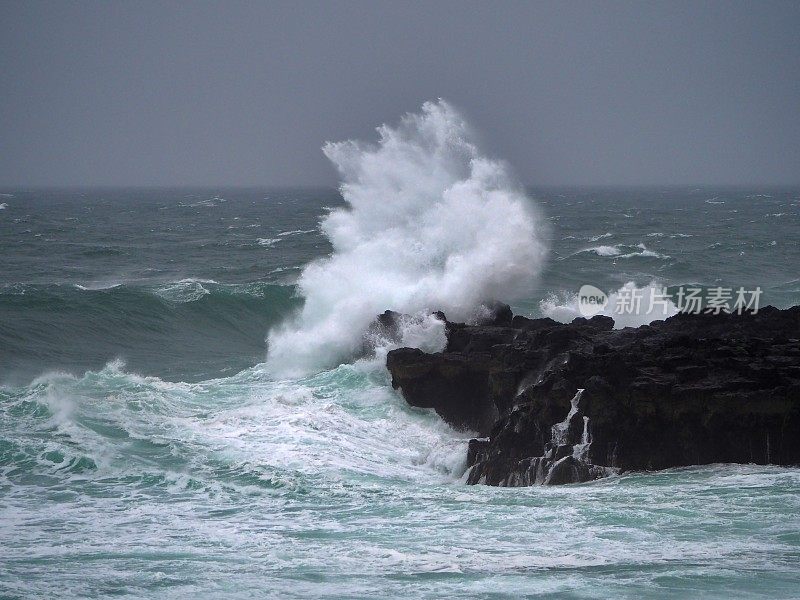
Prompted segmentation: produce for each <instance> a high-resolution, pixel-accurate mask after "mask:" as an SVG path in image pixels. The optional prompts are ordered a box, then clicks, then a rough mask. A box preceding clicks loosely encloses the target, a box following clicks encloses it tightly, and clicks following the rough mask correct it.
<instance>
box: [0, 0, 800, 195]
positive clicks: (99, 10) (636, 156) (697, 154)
mask: <svg viewBox="0 0 800 600" xmlns="http://www.w3.org/2000/svg"><path fill="white" fill-rule="evenodd" d="M437 97H442V98H445V99H447V100H449V101H450V102H451V103H453V104H454V105H456V106H458V107H460V108H461V109H462V110H463V111H464V113H465V115H466V116H467V118H468V120H469V121H470V122H471V123H472V124H473V125H474V127H475V128H476V129H477V130H478V131H480V133H481V135H482V140H483V142H484V145H485V147H486V148H487V150H488V152H489V153H490V154H492V155H493V156H496V157H500V158H504V159H506V160H507V161H508V162H509V163H511V165H512V166H513V168H514V170H515V171H516V173H517V174H518V176H519V178H520V179H521V180H523V181H524V182H526V183H529V184H546V185H552V184H568V185H569V184H578V185H585V184H650V183H653V184H665V183H666V184H669V183H674V184H683V183H708V184H746V183H773V184H784V183H798V182H800V2H770V1H753V2H733V1H722V2H713V1H712V2H702V1H691V2H682V1H676V2H644V1H642V2H619V1H614V2H577V1H573V2H480V3H473V2H448V1H441V0H439V1H435V2H434V1H430V2H406V1H395V2H342V1H336V2H319V3H318V2H252V3H251V2H167V1H164V2H149V1H136V2H115V1H109V2H83V1H74V2H61V1H58V2H37V1H22V2H16V1H10V0H3V1H2V3H1V4H0V107H1V109H0V184H3V185H5V186H14V185H42V186H44V185H148V186H152V185H242V186H247V185H297V184H300V185H316V184H325V185H328V184H333V183H335V181H336V174H335V172H334V170H333V168H332V167H331V166H330V165H329V164H328V163H327V161H326V159H325V158H324V157H323V155H322V153H321V151H320V146H321V145H322V144H323V142H325V141H326V140H340V139H345V138H367V139H374V137H375V132H374V127H375V126H377V125H379V124H380V123H382V122H395V121H397V119H398V118H399V116H400V115H401V114H402V113H404V112H408V111H414V110H416V109H418V108H419V106H420V105H421V104H422V102H423V101H425V100H428V99H435V98H437Z"/></svg>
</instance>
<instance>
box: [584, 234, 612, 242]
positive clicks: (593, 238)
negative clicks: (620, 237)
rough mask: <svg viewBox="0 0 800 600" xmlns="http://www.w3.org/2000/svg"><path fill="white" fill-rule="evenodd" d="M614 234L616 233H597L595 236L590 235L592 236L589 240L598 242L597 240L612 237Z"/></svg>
mask: <svg viewBox="0 0 800 600" xmlns="http://www.w3.org/2000/svg"><path fill="white" fill-rule="evenodd" d="M613 235H614V234H612V233H603V234H601V235H596V236H594V237H590V238H589V241H590V242H597V241H599V240H603V239H605V238H610V237H612V236H613Z"/></svg>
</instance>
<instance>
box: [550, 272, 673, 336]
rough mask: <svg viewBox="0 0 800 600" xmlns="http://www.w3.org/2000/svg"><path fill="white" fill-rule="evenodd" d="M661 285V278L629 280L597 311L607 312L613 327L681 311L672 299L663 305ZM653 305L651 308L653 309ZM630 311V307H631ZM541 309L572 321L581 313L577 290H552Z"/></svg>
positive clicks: (635, 323)
mask: <svg viewBox="0 0 800 600" xmlns="http://www.w3.org/2000/svg"><path fill="white" fill-rule="evenodd" d="M662 287H663V286H661V285H660V284H659V283H658V282H651V283H649V284H648V285H646V286H644V287H638V286H636V284H635V283H634V282H632V281H629V282H628V283H626V284H625V285H623V286H622V287H621V288H619V289H618V290H617V291H616V292H612V293H611V294H609V295H608V304H606V307H605V308H604V309H603V310H602V311H601V312H600V313H598V314H601V315H605V316H608V317H611V318H612V319H614V328H615V329H622V328H623V327H639V326H640V325H646V324H648V323H651V322H653V321H656V320H658V319H666V318H667V317H671V316H673V315H676V314H678V307H677V306H675V304H674V303H673V302H672V301H671V300H668V299H667V300H666V304H665V305H662V304H661V303H660V302H659V301H660V300H662V298H661V296H660V293H661V291H662ZM634 297H638V298H639V301H638V310H633V309H634V308H635V300H634V301H631V300H630V299H632V298H634ZM651 306H652V310H651ZM629 307H630V308H631V309H632V310H631V311H628V308H629ZM539 309H540V310H541V311H542V314H544V316H546V317H550V318H551V319H553V320H555V321H559V322H560V323H571V322H572V321H573V319H576V318H577V317H582V316H583V315H582V314H581V312H580V310H579V307H578V295H577V294H561V295H558V294H550V296H548V297H547V298H545V299H544V300H542V301H541V303H540V304H539Z"/></svg>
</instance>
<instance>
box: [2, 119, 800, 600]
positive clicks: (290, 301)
mask: <svg viewBox="0 0 800 600" xmlns="http://www.w3.org/2000/svg"><path fill="white" fill-rule="evenodd" d="M448 110H449V108H448V107H446V106H442V105H431V106H430V107H429V108H428V112H427V113H426V112H424V111H423V113H420V115H410V116H409V117H407V119H406V120H405V121H404V122H403V123H401V125H399V126H396V127H394V128H385V129H384V130H383V131H382V132H380V134H379V136H380V137H379V140H378V142H377V143H376V144H374V145H369V146H365V145H358V144H349V145H344V146H341V145H332V146H329V147H327V148H326V152H327V153H328V154H329V156H330V157H331V158H332V160H334V162H335V163H336V164H337V166H338V167H339V169H340V171H341V173H342V180H343V182H344V184H345V185H344V187H343V188H342V190H341V192H340V191H337V190H333V189H314V188H302V189H301V188H298V189H213V190H212V189H157V190H156V189H153V190H135V189H133V190H123V189H113V190H111V189H109V190H96V189H95V190H53V189H51V190H25V189H7V190H5V189H4V190H0V191H2V192H3V196H2V210H0V258H1V259H2V263H0V596H2V597H8V598H16V597H31V598H33V597H36V598H39V597H72V598H86V597H103V596H110V595H114V596H126V595H127V596H131V597H158V598H162V597H163V598H186V597H198V596H199V597H233V598H236V597H240V598H251V597H259V598H261V597H276V598H290V597H326V596H327V597H375V596H381V597H430V598H434V597H440V596H444V595H451V596H458V597H463V596H475V597H518V596H520V595H530V596H536V595H541V596H547V597H564V598H575V597H586V598H607V597H630V598H673V597H674V598H684V597H701V596H702V597H711V598H722V597H725V598H729V597H737V598H738V597H745V598H746V597H769V598H776V597H796V596H797V594H798V590H799V589H800V470H798V469H792V468H781V467H771V466H767V467H764V466H754V465H707V466H699V467H692V468H685V469H674V470H668V471H662V472H657V473H630V474H624V475H620V476H613V477H610V478H607V479H603V480H599V481H595V482H592V483H587V484H580V485H568V486H560V487H540V486H536V487H530V488H514V489H502V488H492V487H487V486H467V485H466V484H465V483H464V480H465V469H466V444H467V440H468V439H469V437H470V433H469V432H458V431H453V430H452V429H450V428H449V427H448V426H447V425H445V424H444V423H442V422H441V420H440V419H439V418H438V417H437V416H436V415H435V414H432V413H431V412H429V411H424V410H418V409H412V408H410V407H408V406H407V405H406V403H405V402H404V401H403V399H402V397H401V396H400V395H399V394H398V393H397V392H396V391H394V390H392V388H391V385H390V382H389V376H388V373H387V372H386V370H385V367H384V366H383V357H384V356H385V350H386V349H387V348H388V346H387V347H384V348H379V349H378V352H377V355H376V356H364V357H361V358H358V357H357V356H356V354H358V352H357V347H358V346H359V343H360V340H361V335H362V334H363V331H362V329H363V328H364V327H365V326H366V325H368V322H369V320H371V318H372V317H373V316H374V314H375V313H377V312H382V311H383V310H385V309H394V310H402V311H406V312H411V313H413V312H414V311H417V312H422V313H424V312H425V311H426V310H428V309H430V310H434V309H437V308H443V309H444V310H445V311H446V312H448V314H451V315H452V316H453V318H467V319H468V318H470V316H471V312H470V311H471V310H472V309H474V306H473V305H474V304H475V303H476V302H477V301H479V300H482V299H487V297H488V296H493V297H497V299H499V300H508V301H511V302H512V305H513V307H514V309H515V312H518V313H522V314H528V315H533V316H543V315H548V316H552V317H554V318H558V319H560V320H569V319H570V318H572V317H573V316H575V315H576V312H575V306H576V305H575V293H576V292H577V290H578V289H579V288H580V286H581V285H583V284H591V285H595V286H597V287H599V288H600V289H602V290H604V291H606V292H614V291H615V290H618V289H620V288H621V287H623V286H625V285H626V284H629V283H631V282H632V285H634V286H636V287H637V288H640V289H647V288H648V287H651V288H652V287H657V286H662V285H669V286H676V285H697V286H702V287H706V288H707V287H714V286H727V287H739V286H743V287H745V288H755V287H760V288H761V289H762V290H763V294H762V296H761V305H762V306H763V305H766V304H772V305H775V306H779V307H787V306H791V305H794V304H798V303H800V274H798V271H797V265H798V264H800V248H799V247H798V231H800V189H779V188H753V189H741V188H737V189H729V188H719V189H712V188H706V187H683V188H674V187H673V188H667V187H664V188H659V187H652V188H636V189H613V188H602V189H590V188H582V189H568V188H560V189H537V188H528V189H525V188H522V187H521V186H519V185H518V184H516V183H514V181H515V177H514V175H513V173H512V170H511V169H510V168H509V167H508V166H507V165H504V164H503V163H501V162H498V161H493V160H489V159H486V158H484V157H483V156H481V155H480V153H479V152H478V151H477V149H476V148H475V147H474V146H473V145H472V143H471V142H470V141H469V140H470V139H471V138H469V137H468V136H467V134H466V125H465V124H463V123H462V122H461V121H460V120H459V118H458V116H457V114H455V113H449V112H448ZM437 119H438V121H437V122H434V121H436V120H437ZM426 128H428V129H427V130H426ZM426 168H427V169H428V170H427V171H426ZM453 189H455V190H456V191H455V192H453V191H451V192H448V193H449V195H448V196H445V195H444V194H443V192H444V191H445V190H453ZM506 238H507V239H506ZM637 318H638V317H637ZM649 318H652V317H641V319H640V320H641V322H646V321H647V320H648V319H649ZM630 324H638V323H630ZM441 333H442V332H441V331H440V330H439V329H437V326H436V324H435V323H431V322H427V321H425V319H420V320H417V321H414V325H413V327H409V328H407V330H405V331H404V332H403V334H404V336H405V340H404V341H405V342H406V343H409V344H411V345H421V346H425V345H426V344H427V345H428V348H429V349H431V350H435V349H436V348H437V345H438V346H440V345H441V343H442V337H441ZM274 357H277V358H274Z"/></svg>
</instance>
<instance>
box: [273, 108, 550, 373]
mask: <svg viewBox="0 0 800 600" xmlns="http://www.w3.org/2000/svg"><path fill="white" fill-rule="evenodd" d="M378 134H379V140H378V143H377V144H376V145H370V144H363V143H360V142H354V141H347V142H340V143H329V144H326V145H325V147H324V149H323V150H324V152H325V155H326V156H327V157H328V158H329V159H330V160H331V161H332V162H333V163H334V165H335V166H336V167H337V169H338V170H339V173H340V175H341V178H342V184H341V193H342V196H343V197H344V199H345V201H346V202H347V204H348V206H347V207H346V208H338V209H334V210H331V211H330V213H329V214H328V215H327V216H326V217H324V218H323V220H322V223H321V226H320V227H321V230H322V232H323V233H324V234H325V235H326V236H327V238H328V239H329V240H330V242H331V244H332V246H333V254H332V255H331V256H329V257H326V258H323V259H320V260H317V261H315V262H312V263H311V264H309V265H308V266H306V267H305V268H304V270H303V272H302V274H301V276H300V278H299V280H298V286H299V289H300V291H301V293H302V296H303V297H304V298H305V303H304V305H303V308H302V310H301V311H300V313H299V314H298V315H297V316H296V318H294V319H293V320H292V321H290V322H289V323H287V324H285V325H284V326H283V327H280V328H277V329H274V330H273V331H271V332H270V335H269V353H268V364H269V365H270V368H271V369H272V370H273V371H274V372H275V373H276V374H279V375H282V376H285V375H287V374H296V373H306V372H314V371H317V370H319V369H322V368H324V367H326V366H330V365H335V364H338V363H339V362H341V361H343V360H348V359H349V358H350V357H351V356H352V355H353V354H354V353H355V352H356V351H357V350H358V349H359V347H360V345H361V337H362V334H363V333H364V332H365V331H366V329H367V327H368V325H369V323H370V322H371V321H372V320H373V319H374V318H375V316H376V315H377V314H379V313H381V312H383V311H384V310H387V309H391V310H396V311H399V312H403V313H407V314H415V313H424V312H427V311H430V310H436V309H442V310H444V311H445V312H446V313H447V314H448V316H451V317H452V318H456V319H469V318H470V317H471V316H472V314H473V311H475V310H476V308H477V307H478V306H479V305H480V304H481V303H482V302H484V301H487V300H491V299H493V298H495V297H497V296H502V298H503V299H504V300H511V301H513V300H514V299H517V298H523V297H525V296H526V294H528V293H530V292H531V291H532V288H533V286H534V284H535V280H536V277H537V275H538V273H539V271H540V269H541V266H542V263H543V260H544V257H545V254H546V249H545V243H544V236H543V235H542V229H543V227H544V225H543V224H544V220H543V219H540V218H539V216H538V215H537V213H536V211H535V210H534V207H533V205H532V202H531V201H530V200H529V199H528V198H527V197H526V195H525V193H524V191H523V188H522V187H521V186H520V185H519V184H517V183H516V182H515V181H514V180H513V179H512V178H511V176H510V174H509V172H508V168H507V167H506V166H505V165H504V164H503V163H501V162H498V161H495V160H490V159H488V158H486V157H484V156H482V155H481V154H480V152H479V151H478V148H477V147H476V146H475V144H474V143H473V141H472V137H473V136H472V134H471V132H470V130H469V127H468V126H467V124H466V123H465V122H464V120H463V118H462V117H461V116H460V115H459V113H458V112H457V111H456V110H455V109H454V108H453V107H452V106H450V105H449V104H448V103H446V102H444V101H442V100H439V101H438V102H428V103H426V104H424V105H423V107H422V111H421V113H418V114H407V115H405V116H404V117H403V118H402V119H401V121H400V124H399V125H398V126H396V127H390V126H388V125H382V126H381V127H379V128H378ZM417 322H418V323H423V324H424V326H426V327H428V329H429V330H430V332H431V334H432V335H433V338H431V340H430V343H431V344H436V343H441V340H443V335H442V332H441V331H438V332H437V331H436V327H434V326H432V324H431V323H429V322H425V321H424V319H423V320H419V321H417ZM439 329H441V326H439ZM437 340H438V341H437Z"/></svg>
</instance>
